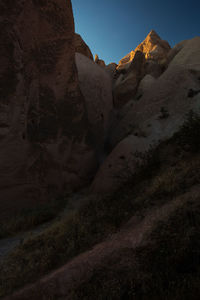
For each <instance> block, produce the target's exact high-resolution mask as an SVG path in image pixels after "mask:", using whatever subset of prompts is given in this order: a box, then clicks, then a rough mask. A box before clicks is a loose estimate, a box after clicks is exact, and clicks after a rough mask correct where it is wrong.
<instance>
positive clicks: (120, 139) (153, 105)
mask: <svg viewBox="0 0 200 300" xmlns="http://www.w3.org/2000/svg"><path fill="white" fill-rule="evenodd" d="M198 43H199V39H194V40H192V41H188V43H186V45H185V46H184V47H183V49H182V50H181V51H180V52H179V54H177V55H176V56H175V57H174V60H172V62H171V63H170V65H169V67H168V69H167V70H166V71H165V72H164V73H163V74H162V75H161V76H160V77H159V78H158V79H157V80H156V79H154V80H152V78H150V77H148V78H146V79H145V80H146V82H143V83H142V84H143V87H142V91H143V94H142V95H141V97H140V99H138V101H132V102H131V101H130V102H129V103H128V104H127V108H126V110H125V109H124V110H123V111H124V113H123V114H122V115H121V119H119V120H118V121H117V122H116V124H115V126H113V128H114V129H113V132H112V134H111V136H110V147H111V148H114V146H115V145H116V147H115V148H114V150H113V151H112V153H111V154H110V155H109V157H108V158H107V159H106V161H105V162H104V164H103V165H102V166H101V168H100V170H99V171H98V173H97V175H96V177H95V179H94V182H93V191H95V192H101V191H102V192H110V191H113V190H115V188H116V187H118V186H119V185H120V184H122V183H123V182H124V179H125V175H126V176H127V174H129V171H130V170H131V173H132V174H133V173H134V171H135V168H136V164H137V159H138V157H137V155H135V154H136V153H137V152H138V151H139V152H141V153H144V152H145V151H146V150H148V149H150V147H151V146H152V145H153V146H154V145H157V144H158V143H159V142H160V141H161V140H165V139H167V138H169V137H171V136H172V135H173V134H174V133H175V132H176V131H178V129H179V127H180V126H181V125H182V124H183V122H184V119H185V116H186V114H187V113H188V112H189V111H190V110H194V111H195V112H200V93H199V92H198V91H199V90H200V80H199V78H200V76H199V75H200V70H199V58H198V57H199V55H200V47H198ZM195 45H196V48H195ZM182 51H183V52H182ZM181 52H182V53H181ZM189 53H191V54H193V55H192V56H191V55H189ZM148 76H149V75H148ZM195 91H197V92H195ZM119 162H120V163H119ZM111 167H112V168H111ZM124 174H125V175H124ZM103 182H104V183H103ZM105 182H106V184H105Z"/></svg>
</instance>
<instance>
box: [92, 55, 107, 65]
mask: <svg viewBox="0 0 200 300" xmlns="http://www.w3.org/2000/svg"><path fill="white" fill-rule="evenodd" d="M94 61H95V63H96V64H97V65H99V66H101V67H105V66H106V64H105V62H104V60H102V59H99V56H98V55H97V54H95V58H94Z"/></svg>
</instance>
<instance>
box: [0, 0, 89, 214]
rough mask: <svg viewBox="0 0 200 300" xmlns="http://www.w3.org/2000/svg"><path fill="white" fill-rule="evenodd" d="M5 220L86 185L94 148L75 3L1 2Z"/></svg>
mask: <svg viewBox="0 0 200 300" xmlns="http://www.w3.org/2000/svg"><path fill="white" fill-rule="evenodd" d="M0 30H1V44H0V64H1V70H0V158H1V160H0V215H1V216H2V215H7V214H8V213H10V214H11V212H15V211H18V210H20V209H21V208H23V207H27V206H31V205H33V204H36V203H38V202H40V201H47V199H48V200H50V199H51V196H52V195H54V194H58V193H59V192H61V191H63V188H64V187H66V188H67V187H69V186H71V187H73V186H76V187H77V186H79V185H80V184H83V182H84V181H85V180H87V178H88V172H90V171H91V163H90V164H86V163H85V162H84V160H85V159H86V161H88V160H89V161H90V162H91V160H92V159H93V151H92V150H91V147H90V146H89V145H88V144H87V143H86V138H87V137H88V123H87V118H86V113H85V108H84V99H83V96H82V94H81V92H80V90H79V86H78V76H77V71H76V66H75V58H74V55H75V48H74V22H73V15H72V8H71V2H70V0H67V1H65V0H58V1H54V0H45V1H38V0H33V1H31V0H26V1H24V0H21V1H12V3H11V2H10V1H7V0H3V1H1V3H0Z"/></svg>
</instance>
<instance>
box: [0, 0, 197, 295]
mask: <svg viewBox="0 0 200 300" xmlns="http://www.w3.org/2000/svg"><path fill="white" fill-rule="evenodd" d="M0 17H1V18H0V28H1V44H0V62H1V70H0V99H1V101H0V146H1V147H0V157H1V161H0V218H1V222H0V226H1V224H2V220H3V222H4V220H5V222H7V221H6V218H8V217H10V216H12V215H14V214H15V215H17V214H18V213H19V211H20V210H23V209H24V208H32V207H34V206H37V205H38V204H39V203H43V202H49V203H50V201H51V200H52V199H54V200H55V199H57V198H56V197H57V196H58V195H61V197H63V195H64V193H65V191H66V190H68V189H77V190H79V189H80V188H81V187H87V188H88V189H87V192H85V194H84V196H83V197H82V194H81V196H80V197H79V198H80V199H82V201H83V203H82V205H81V206H80V207H79V208H77V210H76V211H75V212H73V214H68V215H70V216H69V217H68V218H64V216H63V217H62V218H61V219H60V220H59V222H57V221H52V222H51V225H49V228H47V229H45V230H44V231H43V232H42V233H41V234H38V235H37V236H35V237H34V236H32V237H31V238H30V239H27V240H25V241H24V242H22V243H21V245H18V247H17V248H16V249H14V251H13V252H12V253H10V254H9V256H8V257H7V258H6V259H5V260H4V262H2V264H1V266H0V297H1V296H2V297H3V296H6V295H8V297H7V298H6V299H20V300H22V299H70V300H76V299H94V298H96V299H130V300H131V299H133V297H135V299H167V300H168V299H175V300H180V299H181V300H182V299H184V298H183V297H184V295H187V297H189V298H190V299H199V297H200V290H199V286H200V285H199V279H198V278H200V277H199V274H200V269H199V257H200V255H199V242H198V240H199V232H200V231H199V224H200V221H199V216H198V212H199V210H200V208H199V201H198V200H199V193H200V181H199V178H200V174H199V170H200V157H199V153H200V143H199V141H200V60H199V59H200V37H195V38H193V39H191V40H187V41H183V42H180V43H179V44H177V45H176V46H175V47H173V48H172V49H171V47H170V45H169V44H168V42H166V41H163V40H162V39H161V38H160V37H159V36H158V34H157V33H156V32H155V31H153V30H152V31H151V32H150V33H149V34H148V36H147V37H146V39H145V40H144V41H143V42H142V43H141V44H140V45H139V46H138V47H136V49H135V50H134V51H131V52H130V53H129V54H128V55H126V56H125V57H124V58H123V59H121V60H120V62H119V64H118V65H117V64H115V63H112V64H109V65H107V66H106V65H105V62H104V61H103V60H101V59H99V58H98V56H95V59H94V61H93V56H92V53H91V51H90V49H89V47H88V46H87V45H86V43H85V42H84V41H83V39H82V38H81V36H80V35H78V34H75V32H74V21H73V13H72V7H71V2H70V0H67V1H64V0H58V1H55V0H45V1H37V0H32V1H31V0H27V1H24V0H21V1H13V2H12V3H11V2H10V1H5V0H3V1H2V2H1V4H0ZM88 190H89V191H88ZM71 200H72V201H73V197H72V198H71ZM80 201H81V200H80ZM54 216H55V214H54ZM31 218H32V216H30V219H31ZM177 220H178V221H177ZM29 221H30V220H29ZM30 224H31V222H29V225H30ZM24 226H26V224H24ZM31 228H32V227H31ZM171 228H173V230H174V232H173V233H172V231H171ZM25 229H26V228H25V227H24V230H25ZM183 232H184V234H182V233H183ZM15 238H16V237H13V239H15ZM11 239H12V238H11ZM191 245H192V246H191ZM50 272H52V273H50ZM49 273H50V275H47V274H49ZM27 284H31V285H28V286H27ZM17 289H19V291H16V290H17ZM193 292H194V295H193ZM12 293H13V294H12ZM11 294H12V296H11ZM187 297H186V299H188V298H187Z"/></svg>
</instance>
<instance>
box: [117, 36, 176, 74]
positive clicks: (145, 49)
mask: <svg viewBox="0 0 200 300" xmlns="http://www.w3.org/2000/svg"><path fill="white" fill-rule="evenodd" d="M170 49H171V47H170V45H169V44H168V42H166V41H164V40H162V39H161V38H160V37H159V35H158V34H157V33H156V32H155V31H154V30H151V31H150V33H149V34H148V35H147V37H146V39H145V40H144V41H143V42H142V43H141V44H140V45H138V46H137V47H136V49H135V50H134V51H131V52H130V53H129V54H127V55H126V56H125V57H124V58H122V59H121V60H120V62H119V64H118V70H123V69H127V68H128V67H129V65H130V63H131V61H132V60H133V59H134V57H135V54H136V52H137V51H141V52H142V53H144V55H145V58H146V59H148V60H154V61H156V62H158V63H159V64H165V63H166V58H167V54H168V52H169V51H170Z"/></svg>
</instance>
